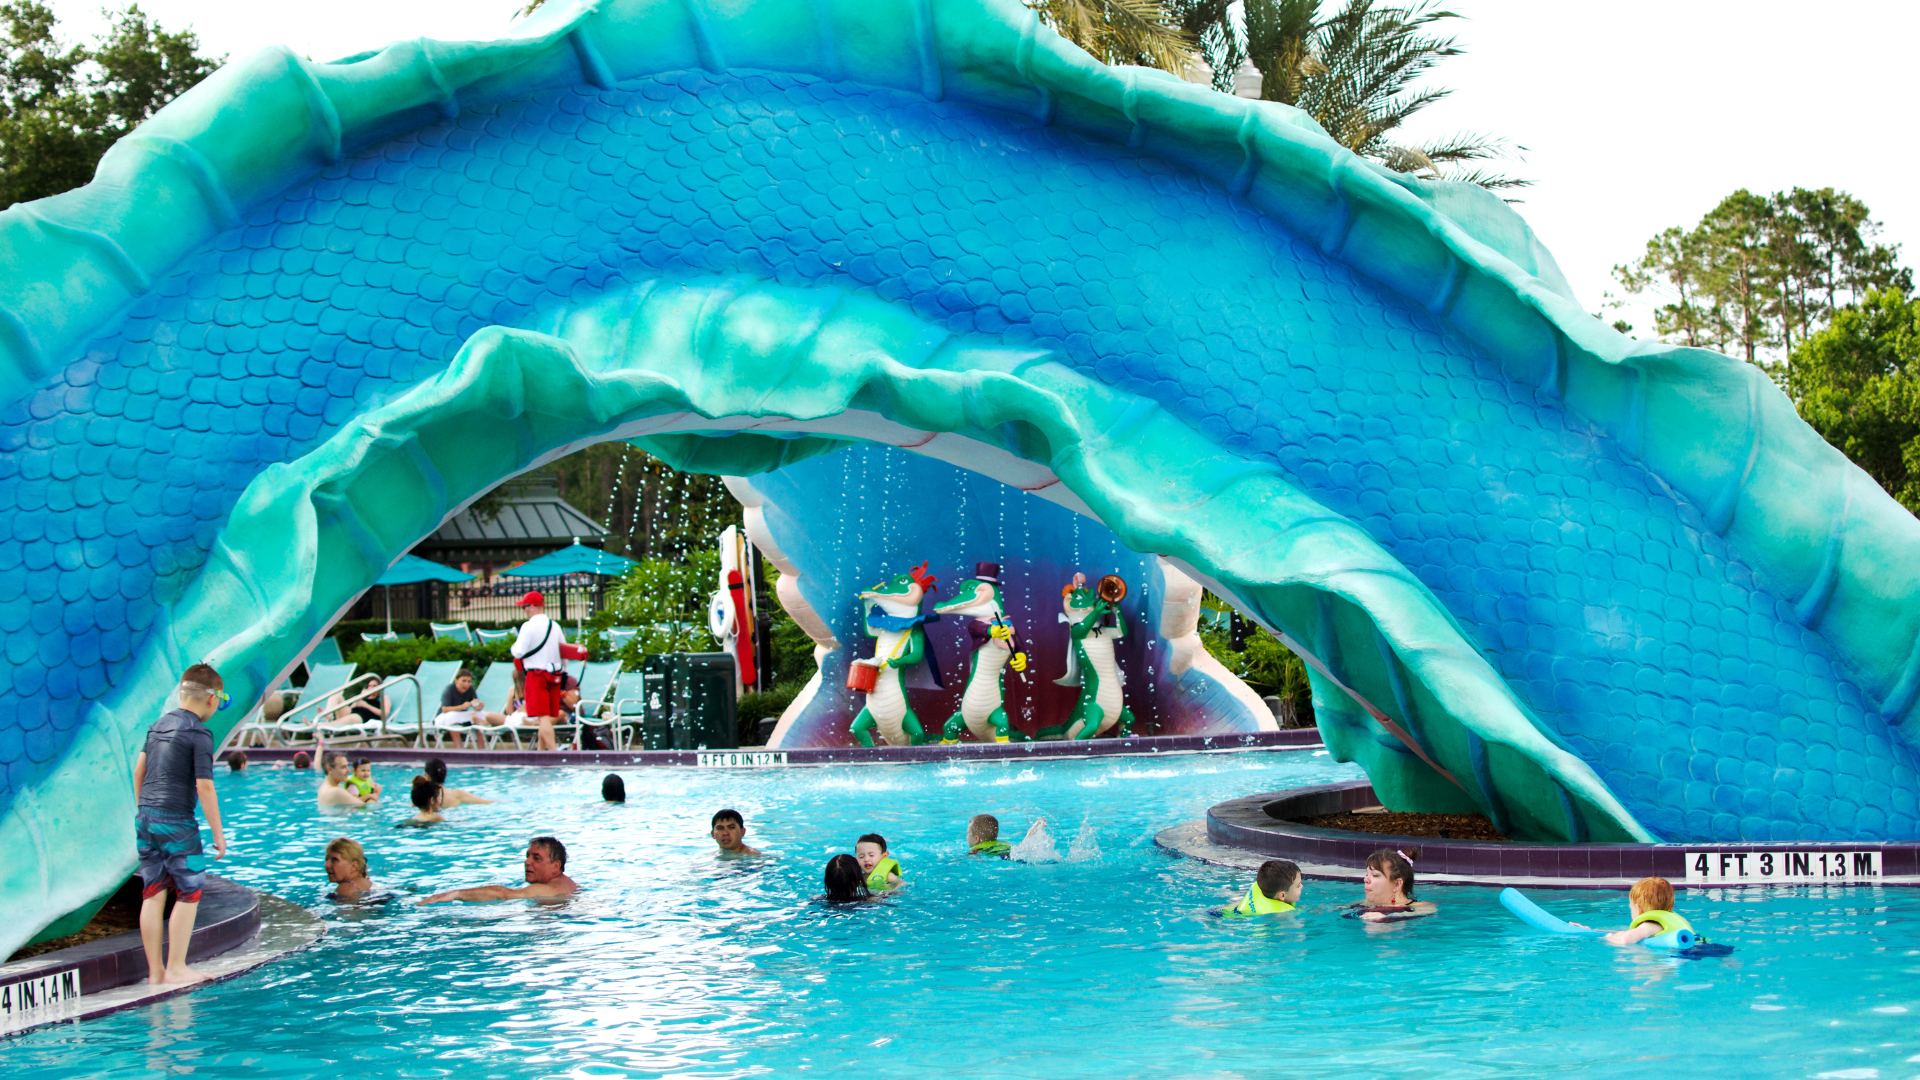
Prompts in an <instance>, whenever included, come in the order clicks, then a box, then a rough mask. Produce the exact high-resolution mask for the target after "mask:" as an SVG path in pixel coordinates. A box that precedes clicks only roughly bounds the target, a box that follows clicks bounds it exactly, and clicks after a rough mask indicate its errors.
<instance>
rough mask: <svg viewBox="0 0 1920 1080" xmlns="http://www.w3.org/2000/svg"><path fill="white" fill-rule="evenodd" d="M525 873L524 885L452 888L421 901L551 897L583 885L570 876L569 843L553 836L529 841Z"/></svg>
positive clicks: (423, 902) (575, 890) (578, 889)
mask: <svg viewBox="0 0 1920 1080" xmlns="http://www.w3.org/2000/svg"><path fill="white" fill-rule="evenodd" d="M524 873H525V874H526V878H527V883H526V885H525V886H523V887H521V888H517V889H516V888H514V887H513V886H511V885H482V886H480V887H479V888H477V889H448V890H447V891H446V892H437V893H434V894H433V895H432V896H429V897H427V898H426V899H424V900H422V901H420V903H422V904H445V903H450V902H452V901H456V900H457V901H460V902H462V903H468V904H482V903H486V902H488V901H492V900H551V899H556V898H559V897H562V896H572V895H573V894H574V893H576V892H579V891H580V886H579V885H577V884H575V883H574V880H573V879H572V878H570V877H568V876H567V848H566V845H564V844H562V843H561V842H560V841H559V840H556V839H554V838H553V837H551V836H536V837H534V838H533V839H532V840H529V841H527V856H526V861H525V869H524Z"/></svg>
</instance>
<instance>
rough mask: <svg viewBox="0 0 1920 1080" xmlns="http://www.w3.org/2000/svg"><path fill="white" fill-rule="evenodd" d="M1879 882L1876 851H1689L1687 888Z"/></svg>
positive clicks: (1878, 856)
mask: <svg viewBox="0 0 1920 1080" xmlns="http://www.w3.org/2000/svg"><path fill="white" fill-rule="evenodd" d="M1879 880H1880V853H1879V852H1877V851H1689V852H1687V877H1686V881H1687V884H1689V885H1773V884H1794V883H1799V882H1822V881H1825V882H1843V881H1866V882H1874V881H1879Z"/></svg>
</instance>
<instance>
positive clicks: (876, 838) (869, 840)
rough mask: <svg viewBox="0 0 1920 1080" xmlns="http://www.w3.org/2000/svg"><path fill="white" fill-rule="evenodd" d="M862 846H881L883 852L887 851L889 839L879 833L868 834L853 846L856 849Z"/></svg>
mask: <svg viewBox="0 0 1920 1080" xmlns="http://www.w3.org/2000/svg"><path fill="white" fill-rule="evenodd" d="M861 844H879V845H880V850H881V851H885V850H887V838H886V837H884V836H881V835H880V834H879V833H877V832H870V833H867V834H866V835H865V836H862V837H861V838H860V839H858V840H855V841H854V842H853V846H855V847H859V846H860V845H861Z"/></svg>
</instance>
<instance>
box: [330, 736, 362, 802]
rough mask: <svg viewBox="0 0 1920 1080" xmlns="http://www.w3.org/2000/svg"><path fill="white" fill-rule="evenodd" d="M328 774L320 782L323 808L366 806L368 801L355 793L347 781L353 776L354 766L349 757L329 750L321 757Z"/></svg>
mask: <svg viewBox="0 0 1920 1080" xmlns="http://www.w3.org/2000/svg"><path fill="white" fill-rule="evenodd" d="M321 760H322V762H323V764H324V765H325V767H326V770H327V773H326V775H325V776H324V777H322V778H321V780H320V805H321V806H323V807H324V806H365V805H367V802H368V800H366V799H363V798H361V797H360V796H358V795H355V794H354V793H353V789H352V788H350V787H348V786H347V780H348V779H349V778H350V777H352V776H353V764H352V763H351V762H349V761H348V760H347V755H345V754H342V753H340V752H339V751H337V750H328V751H326V752H325V753H323V754H322V755H321Z"/></svg>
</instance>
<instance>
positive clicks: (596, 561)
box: [500, 536, 640, 636]
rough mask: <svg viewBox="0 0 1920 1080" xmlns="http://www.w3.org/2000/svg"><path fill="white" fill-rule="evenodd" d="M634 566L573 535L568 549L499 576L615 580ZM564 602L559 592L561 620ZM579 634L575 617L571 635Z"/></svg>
mask: <svg viewBox="0 0 1920 1080" xmlns="http://www.w3.org/2000/svg"><path fill="white" fill-rule="evenodd" d="M638 565H640V564H639V563H636V562H634V561H633V560H632V559H629V558H626V557H625V556H621V555H611V554H608V553H607V552H604V551H601V550H600V549H599V548H590V547H588V546H586V545H585V544H582V543H581V542H580V538H579V537H577V536H576V537H574V538H573V545H572V546H571V547H563V548H561V549H560V550H559V551H550V552H548V553H547V554H545V555H542V556H540V557H539V558H537V559H533V560H531V561H528V562H523V563H521V564H520V565H519V566H516V567H514V568H513V569H511V570H502V571H500V576H502V577H561V578H564V577H565V575H567V574H597V575H599V576H601V577H619V576H620V575H621V574H624V573H626V572H627V571H629V570H631V569H633V568H634V567H636V566H638ZM560 587H561V589H562V590H565V588H566V585H565V584H564V583H563V584H562V585H561V586H560ZM565 600H566V597H565V595H564V593H563V595H562V596H561V601H562V616H561V617H562V618H564V617H565V614H564V610H565V603H564V602H565ZM579 633H580V623H579V619H578V617H577V616H576V617H575V620H574V634H575V635H576V636H577V635H578V634H579Z"/></svg>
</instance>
